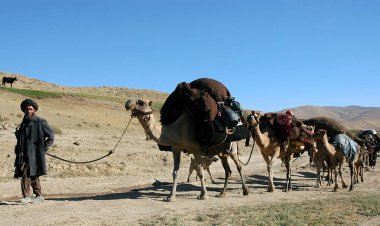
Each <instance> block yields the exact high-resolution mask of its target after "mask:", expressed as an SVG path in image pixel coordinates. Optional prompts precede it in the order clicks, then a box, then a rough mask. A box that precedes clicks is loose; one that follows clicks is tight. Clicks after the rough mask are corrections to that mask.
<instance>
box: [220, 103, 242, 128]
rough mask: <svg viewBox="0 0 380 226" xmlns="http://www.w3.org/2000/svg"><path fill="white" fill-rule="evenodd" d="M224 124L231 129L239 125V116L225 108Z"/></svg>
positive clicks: (223, 111)
mask: <svg viewBox="0 0 380 226" xmlns="http://www.w3.org/2000/svg"><path fill="white" fill-rule="evenodd" d="M222 123H223V124H224V125H225V126H226V127H227V128H229V129H232V128H234V127H235V126H236V125H237V124H238V123H239V116H238V115H237V114H236V113H235V112H234V111H233V110H231V109H229V108H226V107H224V108H223V110H222Z"/></svg>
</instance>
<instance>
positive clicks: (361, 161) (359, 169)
mask: <svg viewBox="0 0 380 226" xmlns="http://www.w3.org/2000/svg"><path fill="white" fill-rule="evenodd" d="M365 156H366V150H364V149H360V150H359V157H358V160H357V161H356V162H355V163H354V167H355V177H354V178H355V179H354V181H355V184H358V183H359V177H360V182H364V165H365Z"/></svg>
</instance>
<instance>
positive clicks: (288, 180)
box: [284, 153, 293, 192]
mask: <svg viewBox="0 0 380 226" xmlns="http://www.w3.org/2000/svg"><path fill="white" fill-rule="evenodd" d="M292 156H293V153H291V154H289V155H286V156H285V166H286V185H285V189H284V191H285V192H288V191H289V190H290V189H291V188H292V167H291V159H292Z"/></svg>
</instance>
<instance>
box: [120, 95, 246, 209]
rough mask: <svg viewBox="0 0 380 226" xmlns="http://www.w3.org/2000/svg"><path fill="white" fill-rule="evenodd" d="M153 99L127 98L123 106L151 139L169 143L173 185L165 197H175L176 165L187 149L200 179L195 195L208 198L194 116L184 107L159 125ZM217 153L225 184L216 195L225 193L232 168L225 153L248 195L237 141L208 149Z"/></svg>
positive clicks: (172, 199)
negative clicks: (173, 117)
mask: <svg viewBox="0 0 380 226" xmlns="http://www.w3.org/2000/svg"><path fill="white" fill-rule="evenodd" d="M151 106H152V101H149V100H147V99H139V100H128V101H127V102H126V104H125V109H126V110H127V111H128V110H130V111H131V112H132V116H135V117H136V118H137V119H138V120H139V123H140V124H141V126H142V127H143V128H144V131H145V133H146V134H147V136H148V137H150V138H151V139H152V140H153V141H155V142H156V143H157V144H159V145H163V146H170V147H172V154H173V159H174V167H173V174H172V175H173V186H172V190H171V192H170V194H169V195H168V196H167V197H166V198H165V200H164V201H168V202H169V201H175V200H176V190H177V182H178V174H179V166H180V162H181V152H182V151H184V152H187V153H189V154H192V155H193V156H194V159H195V161H196V171H197V174H198V176H199V178H200V181H201V194H200V195H199V196H198V199H201V200H205V199H208V194H207V190H206V187H205V183H204V171H203V168H202V166H201V159H202V156H204V155H205V152H204V151H203V149H202V147H201V145H200V144H199V142H198V141H197V139H196V135H197V134H196V128H195V124H196V123H195V122H194V116H193V115H192V113H191V112H190V111H189V110H187V109H185V110H184V111H183V112H182V113H181V114H180V116H179V118H177V119H176V120H175V121H174V122H173V123H171V124H169V125H161V124H160V123H158V122H157V121H156V119H155V117H154V115H153V111H152V108H151ZM211 151H213V152H214V153H217V154H218V155H219V158H220V159H221V162H222V165H223V168H224V170H225V181H224V188H223V190H222V191H221V192H220V194H219V195H218V197H224V196H225V195H226V190H227V185H228V181H229V178H230V175H231V169H230V167H229V164H228V156H229V157H230V158H231V159H232V160H233V161H234V162H235V164H236V166H237V170H238V172H239V174H240V178H241V180H242V188H243V195H248V193H249V192H248V188H247V186H246V185H245V182H244V178H243V175H242V167H241V165H240V163H239V161H238V159H237V158H236V156H235V155H234V154H233V153H237V143H236V142H230V143H224V144H222V145H220V146H217V147H215V148H213V149H212V150H210V152H211Z"/></svg>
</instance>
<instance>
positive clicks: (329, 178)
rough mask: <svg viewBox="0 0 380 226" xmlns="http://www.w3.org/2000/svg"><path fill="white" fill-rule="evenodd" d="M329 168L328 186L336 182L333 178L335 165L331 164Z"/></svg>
mask: <svg viewBox="0 0 380 226" xmlns="http://www.w3.org/2000/svg"><path fill="white" fill-rule="evenodd" d="M327 169H328V172H327V177H328V181H327V185H328V186H331V184H332V183H334V180H333V170H334V169H333V166H331V164H330V165H329V167H328V168H327Z"/></svg>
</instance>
